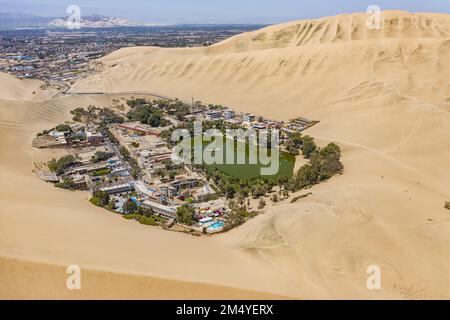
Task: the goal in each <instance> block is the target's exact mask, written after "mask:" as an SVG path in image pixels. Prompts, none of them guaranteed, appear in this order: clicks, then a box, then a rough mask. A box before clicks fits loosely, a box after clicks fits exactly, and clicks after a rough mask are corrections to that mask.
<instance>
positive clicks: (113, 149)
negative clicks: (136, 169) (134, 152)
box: [105, 139, 133, 173]
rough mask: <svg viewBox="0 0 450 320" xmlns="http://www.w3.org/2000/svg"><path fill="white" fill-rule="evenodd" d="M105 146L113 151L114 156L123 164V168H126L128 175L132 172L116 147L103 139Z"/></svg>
mask: <svg viewBox="0 0 450 320" xmlns="http://www.w3.org/2000/svg"><path fill="white" fill-rule="evenodd" d="M105 142H106V145H107V146H108V148H110V149H111V150H112V151H114V153H115V154H116V156H117V157H118V158H119V160H120V161H121V162H122V163H123V164H124V166H125V167H127V169H128V171H129V172H130V173H132V172H133V168H131V166H130V164H129V163H128V161H126V160H125V159H124V157H123V156H122V154H121V153H120V151H119V149H117V147H116V145H115V144H114V143H112V142H111V141H110V140H108V139H105Z"/></svg>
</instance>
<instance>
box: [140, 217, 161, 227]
mask: <svg viewBox="0 0 450 320" xmlns="http://www.w3.org/2000/svg"><path fill="white" fill-rule="evenodd" d="M139 223H140V224H144V225H146V226H157V225H158V222H157V221H156V220H155V219H154V218H153V217H146V216H141V217H140V218H139Z"/></svg>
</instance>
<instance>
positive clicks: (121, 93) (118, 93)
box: [62, 91, 174, 101]
mask: <svg viewBox="0 0 450 320" xmlns="http://www.w3.org/2000/svg"><path fill="white" fill-rule="evenodd" d="M62 94H63V95H84V96H89V95H108V96H125V95H141V96H153V97H157V98H160V99H165V100H170V101H172V100H174V99H173V98H171V97H168V96H164V95H161V94H157V93H154V92H150V91H123V92H101V91H98V92H64V93H62Z"/></svg>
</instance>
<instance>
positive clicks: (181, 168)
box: [33, 97, 343, 236]
mask: <svg viewBox="0 0 450 320" xmlns="http://www.w3.org/2000/svg"><path fill="white" fill-rule="evenodd" d="M71 113H72V115H73V119H72V121H67V122H66V123H62V124H59V125H56V126H55V127H54V128H49V129H47V130H44V131H43V132H40V133H38V134H37V136H36V138H35V139H34V140H33V146H34V147H36V148H62V149H66V150H67V152H68V154H67V155H66V156H63V157H61V158H60V159H53V160H52V161H50V162H48V163H43V164H42V163H41V164H36V171H37V172H38V175H39V177H40V178H41V179H42V180H44V181H46V182H49V183H54V184H55V186H56V187H59V188H64V189H69V190H88V191H89V192H90V196H91V199H90V201H91V203H92V204H93V205H96V206H99V207H103V208H106V209H108V210H110V211H112V212H115V213H118V214H121V215H123V217H124V218H125V219H131V220H137V221H139V222H140V223H141V224H145V225H152V226H161V227H163V228H165V229H167V230H171V231H178V232H186V233H190V234H192V235H197V236H201V235H203V234H214V233H217V232H223V231H226V230H229V229H231V228H234V227H236V226H238V225H240V224H242V223H244V222H245V221H247V220H248V219H251V218H253V217H255V216H256V215H258V214H260V213H261V212H262V211H263V209H264V207H265V206H266V204H267V203H266V201H271V202H272V203H274V204H275V203H277V202H281V201H288V200H290V201H291V202H295V201H297V200H298V199H299V198H301V197H302V196H308V194H306V195H300V196H297V197H294V198H292V199H291V198H290V195H291V193H295V192H297V191H300V190H302V189H304V188H308V187H310V186H312V185H314V184H316V183H319V182H320V181H324V180H327V179H329V178H331V177H332V176H333V175H335V174H339V173H341V172H342V170H343V165H342V163H341V162H340V148H339V147H338V146H337V145H336V144H334V143H331V144H329V145H328V146H326V147H325V148H322V149H321V148H319V147H317V145H316V144H315V142H314V140H313V138H311V137H310V136H307V135H302V132H303V131H304V130H306V129H308V128H309V127H311V126H313V125H315V124H317V123H318V122H317V121H311V120H308V119H305V118H297V119H294V120H292V121H290V122H288V123H285V122H282V121H273V120H270V119H265V118H264V117H262V116H257V115H254V114H248V113H241V112H235V111H234V110H232V109H231V108H228V107H224V106H222V105H212V104H210V105H204V104H202V103H201V102H199V101H197V102H193V103H192V104H187V103H185V102H182V101H180V100H178V99H176V100H147V99H144V98H132V99H126V98H124V97H123V98H119V99H115V100H113V102H112V105H111V106H110V107H107V108H106V107H104V108H100V107H95V106H88V107H78V108H75V109H74V110H72V112H71ZM194 121H202V124H203V130H204V131H203V132H197V133H195V132H194V130H193V124H194ZM211 128H214V129H217V130H220V131H221V132H225V131H226V130H227V129H229V128H233V129H236V128H242V129H243V130H244V129H252V130H257V131H270V130H279V131H280V132H281V134H280V140H281V146H280V147H279V148H280V150H281V154H282V155H281V157H284V161H282V162H281V166H282V167H283V166H284V167H285V168H280V170H279V174H278V175H275V176H273V177H264V176H260V175H258V174H257V175H255V176H246V175H245V172H246V171H251V165H247V164H244V165H234V166H232V167H233V169H234V171H231V172H230V171H227V170H226V169H225V168H223V167H215V166H208V165H205V164H203V163H202V164H175V163H174V162H173V161H172V160H173V158H172V153H173V152H172V151H173V147H174V145H175V142H174V141H172V133H173V131H174V130H175V129H186V130H188V131H189V132H190V133H191V134H193V136H194V138H195V137H196V136H200V137H201V136H202V135H203V134H204V133H205V130H207V129H211ZM236 143H239V141H236ZM242 143H244V144H248V143H249V142H248V141H246V140H244V141H243V142H242ZM258 143H259V142H258ZM264 147H265V148H267V147H268V146H267V145H266V146H264ZM213 152H215V151H213ZM299 154H302V155H303V156H304V157H305V158H306V159H309V163H308V164H307V165H305V166H303V167H301V168H300V169H299V170H298V171H297V172H296V173H295V172H294V163H295V156H297V155H299ZM286 159H291V160H286Z"/></svg>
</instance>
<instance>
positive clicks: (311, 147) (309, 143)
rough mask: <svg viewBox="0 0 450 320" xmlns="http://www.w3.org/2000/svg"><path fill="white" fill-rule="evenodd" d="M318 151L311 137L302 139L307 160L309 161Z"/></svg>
mask: <svg viewBox="0 0 450 320" xmlns="http://www.w3.org/2000/svg"><path fill="white" fill-rule="evenodd" d="M316 150H317V145H316V143H315V142H314V139H313V138H312V137H310V136H304V137H302V152H303V156H304V157H305V158H306V159H309V158H310V157H311V155H312V154H313V152H314V151H316Z"/></svg>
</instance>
